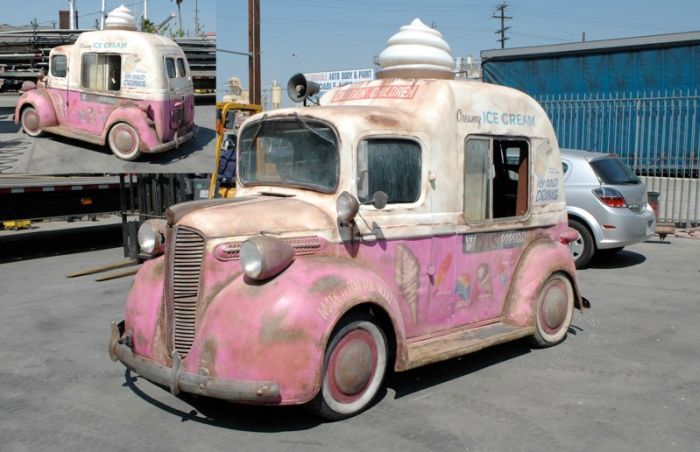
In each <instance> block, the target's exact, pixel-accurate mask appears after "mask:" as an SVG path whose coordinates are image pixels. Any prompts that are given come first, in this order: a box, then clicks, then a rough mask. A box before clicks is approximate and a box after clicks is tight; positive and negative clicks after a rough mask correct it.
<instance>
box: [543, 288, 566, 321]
mask: <svg viewBox="0 0 700 452" xmlns="http://www.w3.org/2000/svg"><path fill="white" fill-rule="evenodd" d="M566 302H567V297H566V291H565V290H564V288H562V287H560V285H558V284H557V285H555V286H552V287H550V288H549V290H547V293H546V294H545V297H544V300H543V302H542V314H543V320H544V323H545V325H546V326H547V328H548V329H551V330H556V329H558V328H559V327H560V326H561V325H562V324H563V323H564V320H565V319H566V311H567V309H566V308H567V303H566Z"/></svg>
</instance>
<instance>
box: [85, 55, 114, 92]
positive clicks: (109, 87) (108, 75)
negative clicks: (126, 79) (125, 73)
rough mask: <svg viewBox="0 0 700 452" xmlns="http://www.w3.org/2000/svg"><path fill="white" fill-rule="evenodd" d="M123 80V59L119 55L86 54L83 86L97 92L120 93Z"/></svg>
mask: <svg viewBox="0 0 700 452" xmlns="http://www.w3.org/2000/svg"><path fill="white" fill-rule="evenodd" d="M121 80H122V59H121V56H120V55H117V54H104V53H84V54H83V58H82V72H81V85H82V86H83V88H87V89H92V90H95V91H119V89H121Z"/></svg>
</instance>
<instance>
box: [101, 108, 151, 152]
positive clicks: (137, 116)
mask: <svg viewBox="0 0 700 452" xmlns="http://www.w3.org/2000/svg"><path fill="white" fill-rule="evenodd" d="M118 122H125V123H127V124H129V125H130V126H131V127H133V128H134V129H136V131H137V132H138V134H139V139H140V141H141V145H140V146H139V150H140V151H142V152H148V151H149V150H150V149H151V148H155V147H156V146H158V145H160V144H162V143H161V140H160V138H158V133H157V132H156V129H155V125H154V124H153V121H151V120H150V119H149V118H148V115H146V112H145V111H143V110H142V109H141V108H139V107H138V106H136V105H122V106H119V107H116V108H115V109H114V110H112V113H110V115H109V117H108V118H107V122H106V123H105V128H104V131H103V132H102V138H101V139H102V142H103V143H106V142H107V134H108V133H109V130H110V129H111V128H112V126H113V125H114V124H116V123H118Z"/></svg>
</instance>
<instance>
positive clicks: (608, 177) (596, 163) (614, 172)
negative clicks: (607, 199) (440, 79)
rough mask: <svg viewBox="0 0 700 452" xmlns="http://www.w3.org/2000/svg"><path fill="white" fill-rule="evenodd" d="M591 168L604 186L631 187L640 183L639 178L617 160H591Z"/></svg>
mask: <svg viewBox="0 0 700 452" xmlns="http://www.w3.org/2000/svg"><path fill="white" fill-rule="evenodd" d="M591 167H592V168H593V171H595V173H596V175H597V176H598V178H599V179H600V180H601V182H603V183H604V184H608V185H625V184H628V185H632V184H638V183H640V180H639V177H637V175H636V174H634V173H633V172H632V170H631V169H630V167H629V166H627V165H626V164H625V162H623V161H622V160H620V159H619V158H615V157H604V158H599V159H595V160H591Z"/></svg>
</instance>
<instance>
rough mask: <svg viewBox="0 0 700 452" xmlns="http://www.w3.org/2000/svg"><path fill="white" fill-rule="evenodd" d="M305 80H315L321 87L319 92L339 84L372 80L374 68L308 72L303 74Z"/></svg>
mask: <svg viewBox="0 0 700 452" xmlns="http://www.w3.org/2000/svg"><path fill="white" fill-rule="evenodd" d="M304 77H306V80H309V81H312V82H316V83H318V84H319V86H320V87H321V92H320V94H323V93H325V92H326V91H328V90H331V89H333V88H337V87H339V86H344V85H349V84H351V83H356V82H368V81H370V80H374V69H373V68H365V69H347V70H344V71H328V72H310V73H308V74H304Z"/></svg>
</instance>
